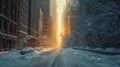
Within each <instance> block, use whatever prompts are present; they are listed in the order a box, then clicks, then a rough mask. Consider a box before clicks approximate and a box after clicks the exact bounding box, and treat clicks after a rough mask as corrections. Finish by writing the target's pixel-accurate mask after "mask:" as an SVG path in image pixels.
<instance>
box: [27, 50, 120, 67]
mask: <svg viewBox="0 0 120 67" xmlns="http://www.w3.org/2000/svg"><path fill="white" fill-rule="evenodd" d="M118 59H120V56H109V55H100V54H94V53H91V52H87V51H80V50H74V49H72V48H68V49H64V50H61V51H48V52H45V53H43V54H42V55H40V57H39V58H34V59H33V60H32V62H31V63H30V64H28V65H29V67H120V60H118ZM113 61H114V62H113ZM28 65H27V66H28ZM27 66H26V67H27Z"/></svg>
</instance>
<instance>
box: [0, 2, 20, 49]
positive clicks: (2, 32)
mask: <svg viewBox="0 0 120 67" xmlns="http://www.w3.org/2000/svg"><path fill="white" fill-rule="evenodd" d="M17 5H18V0H0V49H1V50H2V49H5V50H7V49H9V48H15V44H16V41H17V31H16V30H17V19H18V12H17V9H18V8H17Z"/></svg>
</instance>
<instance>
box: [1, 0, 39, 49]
mask: <svg viewBox="0 0 120 67" xmlns="http://www.w3.org/2000/svg"><path fill="white" fill-rule="evenodd" d="M39 3H40V2H39V0H37V1H36V0H0V50H8V49H11V48H17V49H21V48H23V47H28V46H32V45H31V44H30V45H29V44H28V42H25V41H24V40H25V39H26V38H27V36H29V35H30V36H32V37H31V41H32V42H34V43H35V44H38V42H36V39H34V38H35V37H38V36H39V18H40V17H39V11H40V10H39V7H40V6H39ZM29 25H30V26H29ZM29 29H30V31H29ZM34 36H35V37H34ZM34 40H35V41H34ZM24 42H25V43H24Z"/></svg>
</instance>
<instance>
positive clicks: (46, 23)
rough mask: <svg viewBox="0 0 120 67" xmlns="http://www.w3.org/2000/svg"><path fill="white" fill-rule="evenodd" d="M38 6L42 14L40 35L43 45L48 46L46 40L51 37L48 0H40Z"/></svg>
mask: <svg viewBox="0 0 120 67" xmlns="http://www.w3.org/2000/svg"><path fill="white" fill-rule="evenodd" d="M40 8H41V11H42V14H43V17H42V18H43V19H42V36H43V41H44V43H43V45H44V46H45V45H47V46H48V43H49V42H48V41H49V40H50V39H51V35H52V31H51V30H52V23H51V22H50V0H40Z"/></svg>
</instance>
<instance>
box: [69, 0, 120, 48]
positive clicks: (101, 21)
mask: <svg viewBox="0 0 120 67" xmlns="http://www.w3.org/2000/svg"><path fill="white" fill-rule="evenodd" d="M74 1H78V3H77V4H75V2H74V4H72V5H77V8H76V9H75V8H74V7H71V16H72V17H71V25H72V27H71V28H72V34H71V35H72V36H73V35H74V36H77V37H73V39H74V40H75V41H76V42H77V44H76V45H80V44H84V45H87V46H91V47H116V46H119V45H118V44H119V43H120V42H119V38H120V32H119V30H120V5H119V4H120V1H119V0H74ZM75 11H76V12H75ZM69 43H70V42H69Z"/></svg>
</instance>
